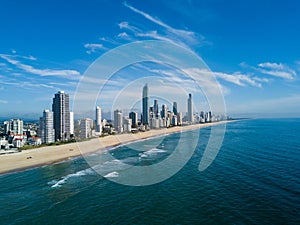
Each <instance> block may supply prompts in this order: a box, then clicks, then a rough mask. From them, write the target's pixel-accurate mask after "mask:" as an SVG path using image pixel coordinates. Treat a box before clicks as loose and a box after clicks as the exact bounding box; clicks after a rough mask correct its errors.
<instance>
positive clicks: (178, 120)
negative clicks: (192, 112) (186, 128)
mask: <svg viewBox="0 0 300 225" xmlns="http://www.w3.org/2000/svg"><path fill="white" fill-rule="evenodd" d="M182 122H183V117H182V112H177V125H178V126H181V125H182Z"/></svg>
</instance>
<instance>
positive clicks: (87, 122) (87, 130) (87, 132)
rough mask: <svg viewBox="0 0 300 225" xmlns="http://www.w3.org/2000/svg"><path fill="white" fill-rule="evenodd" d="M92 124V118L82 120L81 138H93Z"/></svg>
mask: <svg viewBox="0 0 300 225" xmlns="http://www.w3.org/2000/svg"><path fill="white" fill-rule="evenodd" d="M92 124H93V120H92V119H90V118H84V119H82V120H80V137H81V138H83V139H85V138H90V137H91V136H92Z"/></svg>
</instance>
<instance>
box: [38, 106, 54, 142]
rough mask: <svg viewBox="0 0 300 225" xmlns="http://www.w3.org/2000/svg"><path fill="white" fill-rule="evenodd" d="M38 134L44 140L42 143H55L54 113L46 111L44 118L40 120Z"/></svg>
mask: <svg viewBox="0 0 300 225" xmlns="http://www.w3.org/2000/svg"><path fill="white" fill-rule="evenodd" d="M38 131H39V132H38V134H39V136H40V137H41V139H42V143H53V142H54V141H55V140H54V138H55V137H54V136H55V133H54V128H53V112H50V111H49V110H47V109H46V110H44V112H43V117H41V118H40V122H39V130H38Z"/></svg>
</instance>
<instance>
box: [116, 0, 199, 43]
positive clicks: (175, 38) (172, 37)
mask: <svg viewBox="0 0 300 225" xmlns="http://www.w3.org/2000/svg"><path fill="white" fill-rule="evenodd" d="M124 6H125V7H127V8H129V9H130V10H132V11H133V12H135V13H137V14H139V15H141V16H143V17H144V18H146V19H147V20H149V21H151V22H153V23H155V24H156V25H159V26H160V27H162V28H164V32H165V34H166V37H163V36H161V35H158V34H157V32H156V33H155V31H151V32H142V31H141V30H138V29H137V28H135V27H133V26H131V25H129V23H128V22H121V23H120V24H119V27H120V29H129V30H131V31H132V32H134V33H135V35H136V36H144V37H146V36H148V37H152V38H155V39H159V40H168V41H172V42H176V43H177V44H181V45H184V46H186V44H188V45H190V44H192V45H193V44H199V41H203V40H204V38H203V36H201V35H199V34H197V33H195V32H192V31H187V30H181V29H176V28H173V27H171V26H169V25H168V24H166V23H164V22H162V21H161V20H159V19H157V18H154V17H153V16H151V15H149V14H147V13H145V12H143V11H141V10H139V9H137V8H135V7H133V6H131V5H129V4H127V3H126V2H125V3H124ZM186 47H187V46H186Z"/></svg>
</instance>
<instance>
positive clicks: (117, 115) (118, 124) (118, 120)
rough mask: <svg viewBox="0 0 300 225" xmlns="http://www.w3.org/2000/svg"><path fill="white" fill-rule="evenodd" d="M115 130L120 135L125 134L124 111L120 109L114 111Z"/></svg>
mask: <svg viewBox="0 0 300 225" xmlns="http://www.w3.org/2000/svg"><path fill="white" fill-rule="evenodd" d="M114 128H115V129H116V131H117V132H118V133H122V132H123V116H122V111H121V110H119V109H117V110H115V111H114Z"/></svg>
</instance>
